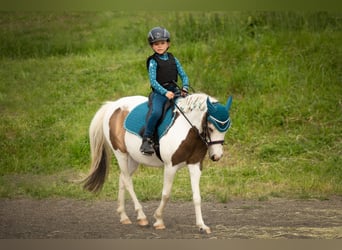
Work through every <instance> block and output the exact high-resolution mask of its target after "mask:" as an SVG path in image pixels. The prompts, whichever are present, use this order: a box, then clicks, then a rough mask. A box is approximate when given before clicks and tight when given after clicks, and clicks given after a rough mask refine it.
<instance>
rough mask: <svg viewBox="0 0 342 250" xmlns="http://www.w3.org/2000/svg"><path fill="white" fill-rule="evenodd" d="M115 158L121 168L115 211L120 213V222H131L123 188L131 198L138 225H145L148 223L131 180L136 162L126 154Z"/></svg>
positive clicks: (136, 165)
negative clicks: (126, 210)
mask: <svg viewBox="0 0 342 250" xmlns="http://www.w3.org/2000/svg"><path fill="white" fill-rule="evenodd" d="M117 160H118V163H119V166H120V170H121V173H120V180H119V196H118V203H119V206H118V209H117V212H118V213H119V214H120V222H121V223H122V224H131V223H132V222H131V221H130V219H129V218H128V216H127V214H126V212H125V190H127V191H128V193H129V194H130V196H131V198H132V200H133V203H134V209H135V211H136V212H137V214H138V216H137V220H138V224H139V225H140V226H146V225H148V220H147V218H146V215H145V213H144V211H143V209H142V206H141V204H140V202H139V200H138V198H137V196H136V194H135V192H134V187H133V181H132V175H133V173H134V171H135V170H136V169H137V167H138V163H137V162H136V161H134V160H133V159H132V158H131V157H129V156H128V155H121V156H120V157H118V155H117Z"/></svg>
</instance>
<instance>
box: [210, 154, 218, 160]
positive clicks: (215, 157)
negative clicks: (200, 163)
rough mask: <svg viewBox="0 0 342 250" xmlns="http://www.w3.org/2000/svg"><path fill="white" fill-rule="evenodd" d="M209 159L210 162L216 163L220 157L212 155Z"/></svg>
mask: <svg viewBox="0 0 342 250" xmlns="http://www.w3.org/2000/svg"><path fill="white" fill-rule="evenodd" d="M210 159H211V160H212V161H218V160H219V159H220V157H218V156H217V155H212V156H211V157H210Z"/></svg>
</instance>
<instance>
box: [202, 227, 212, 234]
mask: <svg viewBox="0 0 342 250" xmlns="http://www.w3.org/2000/svg"><path fill="white" fill-rule="evenodd" d="M200 233H202V234H204V233H206V234H211V230H210V228H209V227H208V228H200Z"/></svg>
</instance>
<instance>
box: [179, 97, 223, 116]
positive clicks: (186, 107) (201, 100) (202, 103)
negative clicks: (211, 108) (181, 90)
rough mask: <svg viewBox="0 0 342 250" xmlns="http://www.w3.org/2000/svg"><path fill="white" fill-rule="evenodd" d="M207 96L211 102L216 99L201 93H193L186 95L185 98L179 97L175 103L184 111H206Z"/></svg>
mask: <svg viewBox="0 0 342 250" xmlns="http://www.w3.org/2000/svg"><path fill="white" fill-rule="evenodd" d="M208 97H209V99H210V101H211V102H217V100H216V99H214V98H212V97H210V96H208V95H206V94H203V93H195V94H191V95H188V96H187V97H186V98H180V99H179V101H178V102H177V105H178V107H179V108H180V109H182V111H183V112H184V113H187V112H190V111H193V110H198V111H206V110H207V103H206V101H207V98H208Z"/></svg>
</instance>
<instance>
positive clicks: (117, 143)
mask: <svg viewBox="0 0 342 250" xmlns="http://www.w3.org/2000/svg"><path fill="white" fill-rule="evenodd" d="M127 114H128V110H122V109H121V108H118V109H117V110H115V111H114V113H113V114H112V116H111V117H110V119H109V134H110V141H111V143H112V146H113V148H114V149H115V150H118V149H119V150H120V151H121V152H123V153H127V148H126V145H125V132H126V131H125V128H124V121H125V118H126V116H127Z"/></svg>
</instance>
